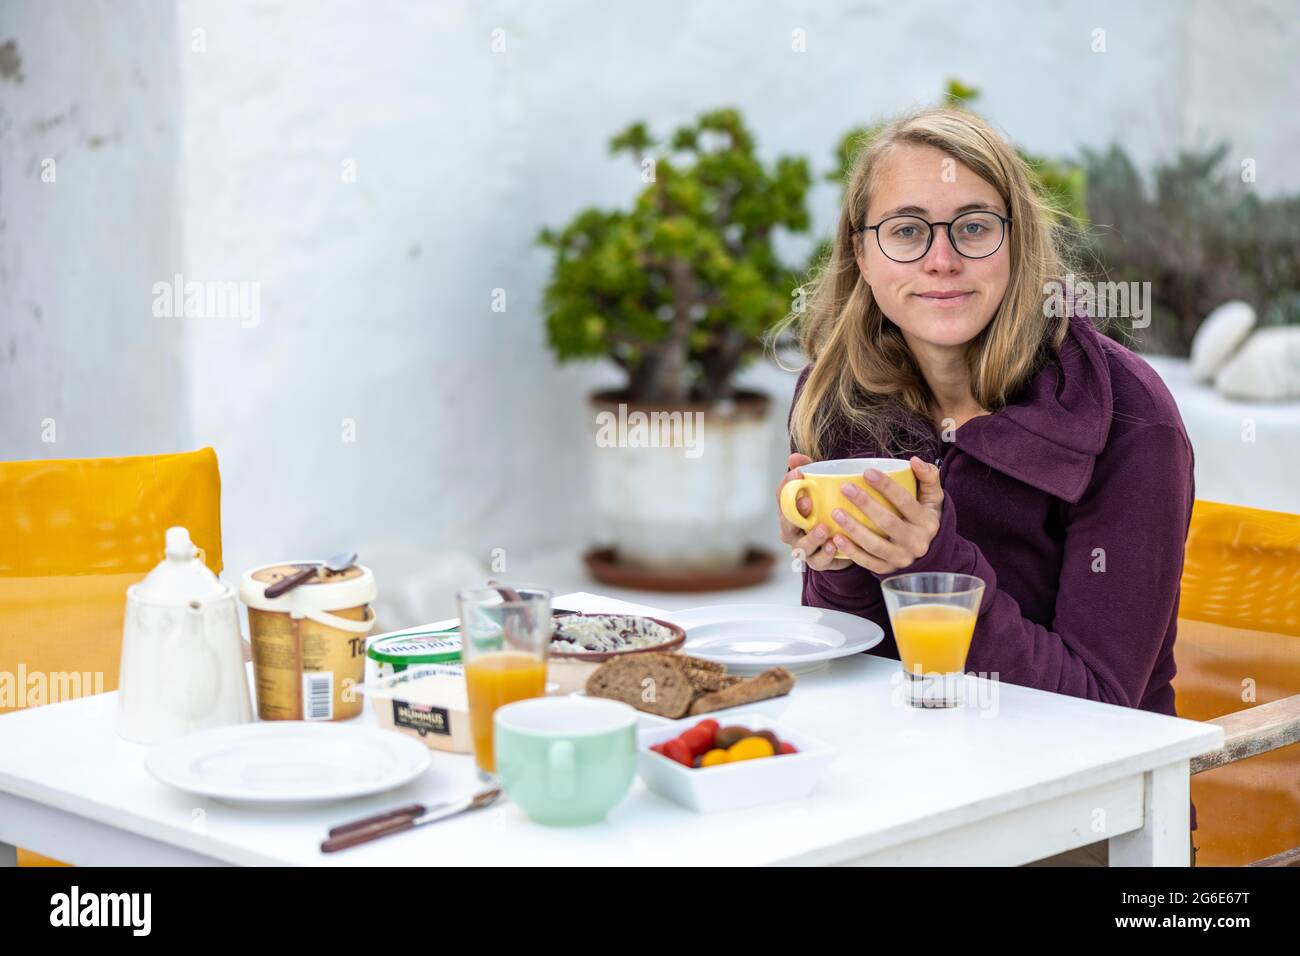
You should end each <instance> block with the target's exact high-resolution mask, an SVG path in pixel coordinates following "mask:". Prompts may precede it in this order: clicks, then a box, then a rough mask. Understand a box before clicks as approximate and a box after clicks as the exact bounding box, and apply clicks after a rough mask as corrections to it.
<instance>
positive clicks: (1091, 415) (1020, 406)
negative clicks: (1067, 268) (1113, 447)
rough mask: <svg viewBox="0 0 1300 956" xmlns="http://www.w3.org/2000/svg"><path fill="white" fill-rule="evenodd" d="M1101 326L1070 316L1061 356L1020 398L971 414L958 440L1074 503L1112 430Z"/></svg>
mask: <svg viewBox="0 0 1300 956" xmlns="http://www.w3.org/2000/svg"><path fill="white" fill-rule="evenodd" d="M1101 338H1102V336H1101V333H1100V332H1098V331H1097V329H1096V328H1095V327H1094V326H1093V324H1092V320H1091V319H1090V318H1088V317H1087V316H1083V315H1075V316H1074V317H1072V318H1071V319H1070V326H1069V331H1068V333H1067V334H1066V337H1065V339H1064V341H1062V343H1061V348H1060V350H1059V353H1058V355H1057V356H1056V357H1055V358H1054V359H1052V360H1050V361H1048V362H1047V363H1046V364H1045V365H1044V366H1043V367H1042V368H1041V369H1039V370H1038V372H1037V373H1036V374H1035V375H1034V377H1033V378H1032V379H1031V380H1030V383H1029V387H1028V389H1027V390H1026V393H1025V394H1024V395H1023V396H1022V397H1021V398H1020V400H1019V401H1017V402H1016V403H1014V404H1011V405H1007V406H1006V407H1005V408H1002V409H1000V410H998V411H996V412H993V413H992V414H989V415H980V416H979V417H977V418H972V419H971V420H970V421H968V422H966V423H965V424H964V425H962V426H961V427H960V428H958V429H957V431H956V433H955V435H954V439H953V443H954V445H955V447H957V448H960V449H961V450H962V451H963V452H965V453H966V454H968V455H970V456H971V457H972V458H975V459H978V460H979V461H981V462H983V463H984V464H986V465H988V466H989V467H990V468H995V469H997V470H998V471H1000V472H1002V473H1003V474H1006V475H1009V476H1010V477H1012V478H1015V479H1017V480H1018V481H1022V482H1024V483H1025V484H1027V485H1031V486H1032V487H1034V488H1038V489H1039V490H1041V491H1045V492H1047V493H1048V494H1050V495H1054V496H1056V497H1057V498H1062V499H1064V500H1065V501H1068V502H1070V503H1071V504H1073V503H1075V502H1077V501H1078V500H1079V499H1080V498H1081V497H1082V496H1083V493H1084V491H1085V490H1086V489H1087V487H1088V483H1089V482H1090V481H1091V480H1092V471H1093V466H1094V464H1095V463H1096V460H1097V456H1098V455H1099V454H1101V451H1102V449H1103V448H1105V447H1106V438H1107V436H1108V435H1109V434H1110V422H1111V412H1112V411H1113V408H1114V396H1113V394H1112V392H1111V380H1110V366H1109V364H1108V362H1107V361H1106V353H1105V349H1104V346H1103V344H1102V341H1101Z"/></svg>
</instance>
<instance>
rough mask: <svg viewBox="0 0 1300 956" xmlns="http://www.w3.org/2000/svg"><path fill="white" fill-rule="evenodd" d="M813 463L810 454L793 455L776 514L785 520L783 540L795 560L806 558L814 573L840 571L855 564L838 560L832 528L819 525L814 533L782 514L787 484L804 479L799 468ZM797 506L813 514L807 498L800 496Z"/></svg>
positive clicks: (783, 522)
mask: <svg viewBox="0 0 1300 956" xmlns="http://www.w3.org/2000/svg"><path fill="white" fill-rule="evenodd" d="M811 462H812V459H811V458H809V457H808V456H807V455H791V456H790V461H789V468H790V471H788V472H787V473H786V476H785V477H784V478H783V479H781V484H779V485H778V486H777V489H776V513H777V517H778V518H779V519H780V521H781V540H782V541H784V542H785V543H786V544H788V545H790V547H791V548H792V549H793V552H792V553H793V555H794V556H795V557H797V558H800V559H802V561H803V563H804V564H806V565H807V566H808V567H810V568H812V569H813V570H814V571H838V570H840V569H841V568H847V567H848V566H849V565H850V564H852V563H853V562H852V561H850V560H849V559H848V558H836V557H835V545H834V544H832V543H831V541H830V533H831V529H830V528H828V527H827V526H826V525H824V524H819V525H817V526H816V527H815V528H813V529H811V530H810V531H804V530H803V529H802V528H800V527H799V526H798V525H796V524H792V523H791V522H790V521H789V519H787V518H786V516H785V515H784V514H782V512H781V489H782V488H784V487H785V483H786V482H787V481H793V480H794V479H796V478H802V477H803V473H802V472H801V471H799V468H801V467H802V466H804V465H807V464H810V463H811ZM795 506H796V507H797V508H798V509H799V513H800V514H801V515H804V516H807V514H808V512H810V511H812V501H811V500H810V499H809V497H808V496H807V495H800V496H799V500H798V501H797V502H796V503H795Z"/></svg>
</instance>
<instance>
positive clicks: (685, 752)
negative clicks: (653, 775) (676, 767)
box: [662, 737, 695, 768]
mask: <svg viewBox="0 0 1300 956" xmlns="http://www.w3.org/2000/svg"><path fill="white" fill-rule="evenodd" d="M662 753H663V755H664V756H665V757H667V758H668V759H669V760H676V761H677V762H678V763H679V764H681V765H682V766H683V767H691V768H694V767H695V759H694V754H692V753H691V748H690V747H688V746H686V743H685V741H683V740H682V738H680V737H675V738H673V739H672V740H670V741H668V742H667V743H666V744H664V749H663V751H662Z"/></svg>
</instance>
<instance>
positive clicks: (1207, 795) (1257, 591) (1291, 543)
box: [1174, 501, 1300, 866]
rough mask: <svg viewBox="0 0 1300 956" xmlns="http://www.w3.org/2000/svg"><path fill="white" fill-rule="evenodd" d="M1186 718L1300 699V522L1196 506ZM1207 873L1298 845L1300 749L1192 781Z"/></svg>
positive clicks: (1185, 624)
mask: <svg viewBox="0 0 1300 956" xmlns="http://www.w3.org/2000/svg"><path fill="white" fill-rule="evenodd" d="M1175 657H1176V659H1177V664H1178V673H1177V676H1176V677H1175V678H1174V692H1175V694H1176V695H1177V701H1178V713H1179V715H1180V716H1182V717H1187V718H1190V719H1192V720H1210V719H1213V718H1215V717H1222V716H1225V715H1227V714H1231V713H1235V712H1237V711H1240V710H1245V709H1246V708H1248V707H1254V706H1255V705H1257V704H1265V703H1269V702H1270V701H1274V700H1280V699H1282V698H1284V697H1289V696H1291V695H1292V694H1300V515H1291V514H1284V513H1281V512H1276V511H1261V510H1259V509H1256V508H1242V507H1238V506H1236V505H1224V504H1218V503H1215V502H1208V501H1198V502H1196V504H1195V507H1194V508H1193V511H1192V525H1191V528H1190V529H1189V531H1188V536H1187V553H1186V560H1185V562H1184V567H1183V581H1182V598H1181V601H1180V604H1179V622H1178V643H1177V644H1176V645H1175ZM1192 800H1193V801H1194V802H1195V803H1196V818H1197V829H1196V833H1195V840H1196V846H1197V848H1198V849H1197V859H1196V862H1197V865H1198V866H1242V865H1244V864H1246V863H1252V862H1254V861H1255V860H1260V859H1263V858H1264V857H1267V856H1272V855H1273V854H1275V853H1280V852H1282V851H1284V850H1289V849H1291V848H1292V847H1294V846H1297V845H1300V747H1297V746H1291V747H1283V748H1281V749H1279V750H1274V751H1271V752H1269V753H1265V754H1259V755H1257V756H1254V757H1250V758H1247V759H1246V760H1240V761H1237V762H1236V763H1231V764H1228V765H1226V766H1223V767H1217V768H1215V769H1214V770H1209V771H1206V772H1205V773H1200V774H1197V775H1196V776H1194V777H1193V778H1192Z"/></svg>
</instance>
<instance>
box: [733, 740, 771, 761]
mask: <svg viewBox="0 0 1300 956" xmlns="http://www.w3.org/2000/svg"><path fill="white" fill-rule="evenodd" d="M774 753H776V751H775V750H773V749H772V742H771V741H770V740H768V739H767V738H766V737H746V738H745V739H744V740H739V741H737V742H736V743H734V744H732V745H731V748H730V749H729V750H728V751H727V759H728V760H756V759H758V758H759V757H770V756H772V755H773V754H774Z"/></svg>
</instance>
